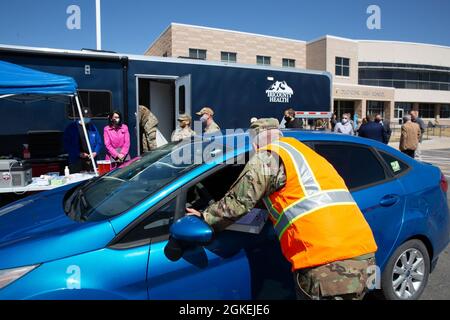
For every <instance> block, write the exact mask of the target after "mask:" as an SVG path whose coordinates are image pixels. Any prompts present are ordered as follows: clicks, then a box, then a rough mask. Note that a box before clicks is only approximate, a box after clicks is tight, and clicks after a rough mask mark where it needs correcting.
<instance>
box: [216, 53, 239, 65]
mask: <svg viewBox="0 0 450 320" xmlns="http://www.w3.org/2000/svg"><path fill="white" fill-rule="evenodd" d="M220 60H221V61H222V62H231V63H235V62H236V61H237V53H236V52H225V51H222V52H221V53H220Z"/></svg>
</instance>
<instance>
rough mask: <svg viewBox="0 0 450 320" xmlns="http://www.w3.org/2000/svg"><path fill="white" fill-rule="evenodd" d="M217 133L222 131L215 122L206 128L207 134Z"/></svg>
mask: <svg viewBox="0 0 450 320" xmlns="http://www.w3.org/2000/svg"><path fill="white" fill-rule="evenodd" d="M217 131H220V127H219V126H218V125H217V123H215V122H214V121H213V122H211V124H210V125H209V126H207V127H206V128H205V133H213V132H217Z"/></svg>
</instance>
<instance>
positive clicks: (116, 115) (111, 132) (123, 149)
mask: <svg viewBox="0 0 450 320" xmlns="http://www.w3.org/2000/svg"><path fill="white" fill-rule="evenodd" d="M108 122H109V124H108V125H107V126H106V127H105V128H104V129H103V138H104V141H105V147H106V157H105V159H106V160H111V162H112V163H115V162H116V163H118V164H120V163H123V162H124V161H125V160H129V159H130V155H129V154H128V152H129V150H130V132H129V131H128V126H127V125H126V124H124V123H122V115H121V114H120V112H118V111H114V112H112V113H110V114H109V116H108Z"/></svg>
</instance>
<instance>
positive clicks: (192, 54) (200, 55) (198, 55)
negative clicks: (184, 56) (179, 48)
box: [189, 48, 206, 60]
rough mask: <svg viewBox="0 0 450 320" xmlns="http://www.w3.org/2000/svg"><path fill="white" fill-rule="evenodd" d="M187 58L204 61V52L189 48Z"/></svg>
mask: <svg viewBox="0 0 450 320" xmlns="http://www.w3.org/2000/svg"><path fill="white" fill-rule="evenodd" d="M189 58H191V59H201V60H206V50H204V49H192V48H189Z"/></svg>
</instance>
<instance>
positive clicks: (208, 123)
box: [196, 107, 220, 133]
mask: <svg viewBox="0 0 450 320" xmlns="http://www.w3.org/2000/svg"><path fill="white" fill-rule="evenodd" d="M196 115H198V116H200V121H201V122H202V125H203V128H204V129H203V132H204V133H213V132H218V131H220V127H219V126H218V125H217V123H215V122H214V111H213V109H211V108H209V107H204V108H202V110H200V111H199V112H197V113H196Z"/></svg>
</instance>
